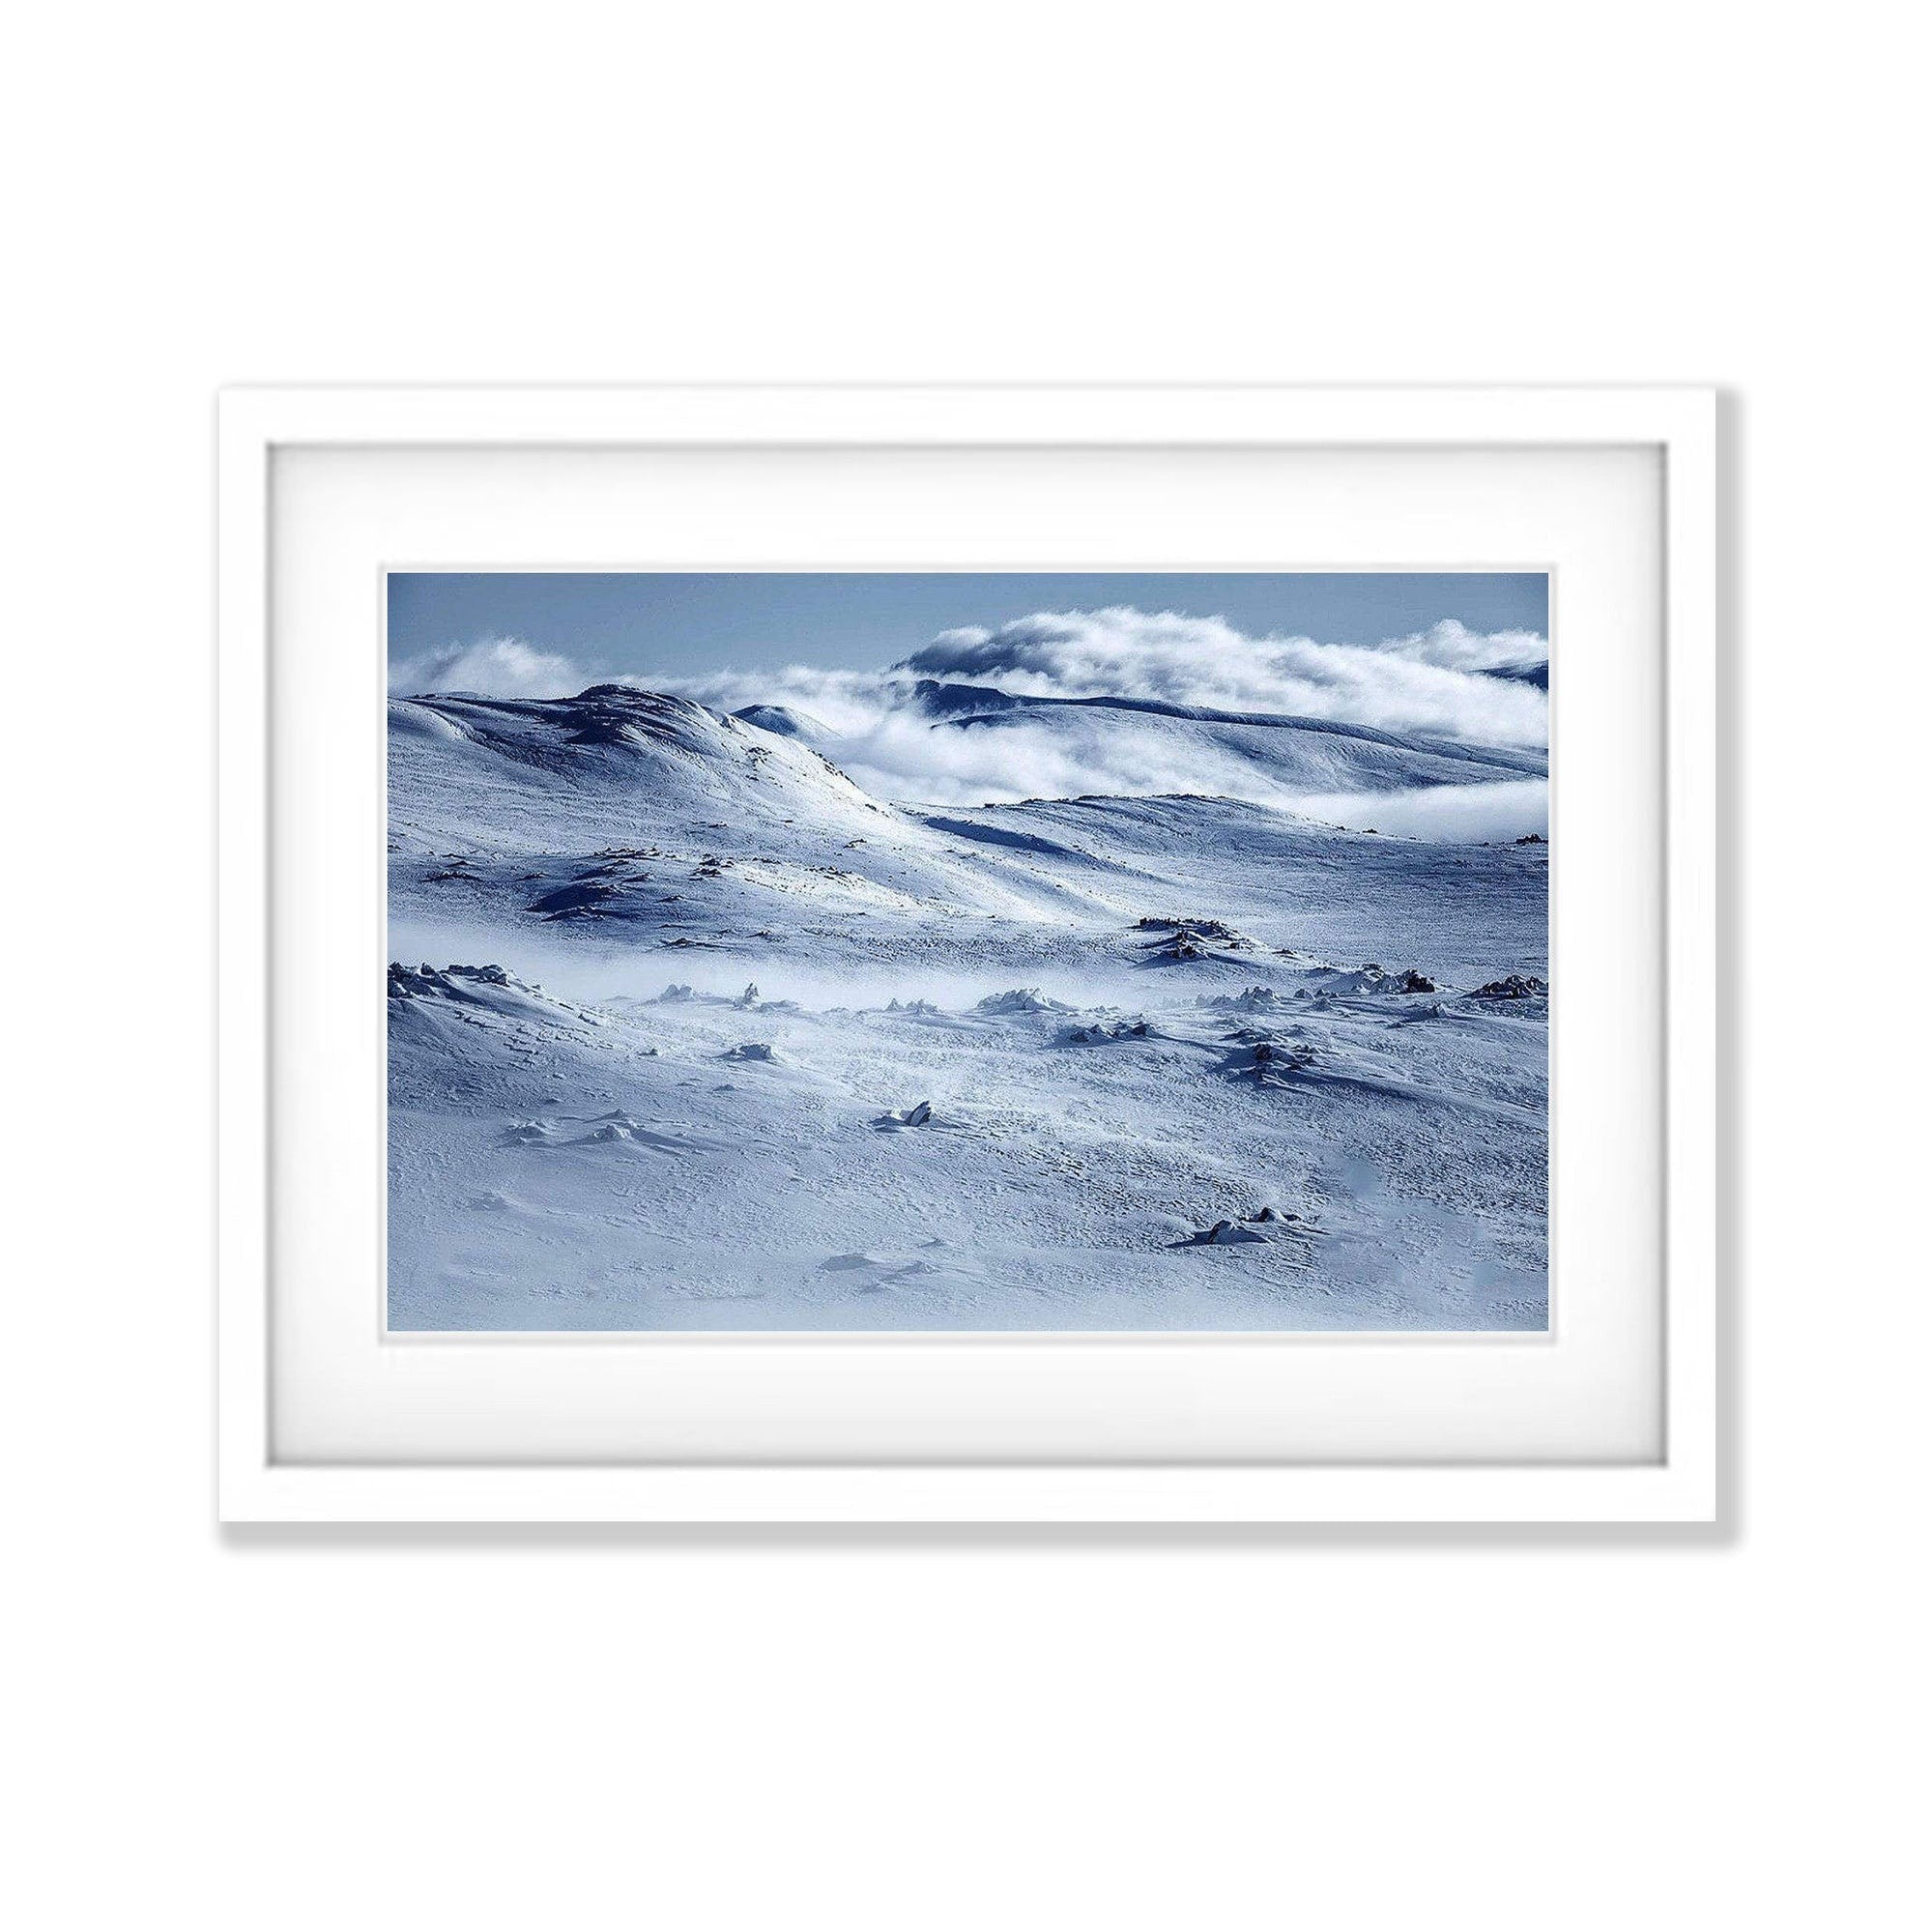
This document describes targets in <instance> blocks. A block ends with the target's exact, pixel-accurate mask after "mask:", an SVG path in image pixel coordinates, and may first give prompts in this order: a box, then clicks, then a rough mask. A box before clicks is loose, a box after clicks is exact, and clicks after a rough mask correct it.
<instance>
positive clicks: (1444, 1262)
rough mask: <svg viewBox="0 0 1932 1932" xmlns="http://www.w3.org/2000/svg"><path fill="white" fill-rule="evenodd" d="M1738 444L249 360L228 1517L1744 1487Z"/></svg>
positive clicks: (1152, 1515) (1200, 404) (240, 549)
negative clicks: (1736, 1171)
mask: <svg viewBox="0 0 1932 1932" xmlns="http://www.w3.org/2000/svg"><path fill="white" fill-rule="evenodd" d="M1714 413H1715V401H1714V397H1713V395H1712V393H1711V392H1710V391H1708V390H1701V389H1664V390H1628V389H1604V390H1584V389H1579V390H1537V389H1514V390H1428V389H1407V390H1396V389H1392V390H1317V389H1306V390H1297V389H1217V388H1203V389H1077V388H1076V389H971V388H957V389H946V388H934V389H882V388H881V389H703V388H694V389H621V390H617V389H612V390H595V389H559V390H517V389H502V390H453V389H452V390H408V389H396V390H330V389H313V390H303V389H243V390H234V391H230V392H227V393H226V394H224V395H223V397H222V399H221V414H220V435H221V504H220V518H221V531H220V541H221V553H220V590H221V760H222V771H221V776H222V792H221V815H220V836H221V855H220V860H221V886H222V913H221V959H222V988H221V1015H222V1045H223V1060H222V1070H221V1120H222V1148H221V1161H222V1168H221V1171H222V1187H223V1194H222V1205H221V1260H222V1279H221V1288H220V1331H221V1418H220V1423H221V1427H220V1453H219V1467H220V1508H221V1512H222V1514H223V1516H224V1517H225V1518H227V1519H230V1520H317V1521H327V1520H423V1521H432V1520H608V1521H625V1520H633V1521H654V1520H656V1521H678V1520H686V1521H689V1520H717V1521H750V1522H757V1521H773V1522H780V1521H794V1522H795V1521H828V1522H836V1521H858V1520H872V1521H894V1520H897V1521H984V1522H1000V1521H1014V1522H1018V1521H1082V1520H1085V1521H1283V1522H1293V1521H1380V1522H1402V1521H1415V1522H1442V1521H1547V1522H1562V1521H1627V1522H1697V1521H1708V1520H1711V1519H1713V1518H1714V1516H1715V1514H1716V1509H1717V1494H1718V1485H1717V1473H1718V1472H1717V1457H1716V1253H1715V1234H1716V1208H1715V1158H1716V1149H1715V1131H1716V1130H1715V1118H1716V1116H1715V1105H1716V1093H1715V1037H1716V1029H1715V1014H1714V999H1715V913H1714V909H1713V908H1714V896H1713V895H1714V883H1715V879H1714V866H1715V852H1716V837H1715V830H1716V828H1715V790H1716V788H1715V774H1714V769H1713V763H1714V758H1715V750H1716V743H1715V740H1716V725H1715V719H1716V709H1715V701H1716V694H1715V658H1716V652H1715V541H1716V539H1715V530H1716V520H1715V423H1714Z"/></svg>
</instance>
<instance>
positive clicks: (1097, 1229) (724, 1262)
mask: <svg viewBox="0 0 1932 1932" xmlns="http://www.w3.org/2000/svg"><path fill="white" fill-rule="evenodd" d="M920 703H921V704H922V706H924V711H925V715H926V720H927V721H926V723H925V724H924V725H923V727H922V729H924V730H926V731H927V732H928V733H929V734H930V735H931V736H932V738H933V741H934V743H935V745H936V746H943V744H944V743H945V742H946V741H947V740H948V738H949V737H952V736H956V735H958V734H960V733H962V732H968V733H970V732H983V731H992V732H999V731H1002V730H1012V729H1013V727H1012V726H1010V725H1007V724H1005V723H1003V722H1002V720H1005V719H1009V718H1016V717H1024V718H1025V719H1026V720H1027V721H1028V726H1029V729H1044V730H1046V731H1048V732H1067V733H1072V734H1075V735H1080V736H1081V739H1082V744H1083V749H1082V752H1081V756H1082V757H1083V758H1088V759H1091V758H1092V757H1094V756H1097V755H1103V754H1104V756H1105V758H1106V759H1107V760H1109V761H1111V762H1113V763H1115V764H1122V765H1134V764H1139V767H1140V768H1142V769H1144V770H1146V771H1149V772H1160V773H1164V774H1165V773H1168V772H1171V771H1173V770H1176V769H1181V768H1186V767H1187V766H1189V765H1190V764H1196V765H1202V764H1205V765H1207V766H1210V767H1211V768H1212V769H1213V770H1214V771H1216V772H1217V773H1222V774H1225V773H1226V771H1228V770H1230V769H1233V768H1236V767H1239V768H1240V769H1241V770H1242V771H1244V772H1245V773H1247V774H1248V776H1247V777H1246V778H1245V779H1244V780H1243V782H1242V784H1241V785H1240V786H1239V788H1237V790H1238V793H1240V794H1245V795H1230V793H1227V792H1223V791H1219V790H1216V789H1215V788H1214V787H1212V786H1209V785H1203V787H1202V788H1201V790H1200V791H1198V792H1184V793H1174V792H1165V793H1161V794H1160V795H1132V794H1129V793H1122V794H1120V795H1105V796H1101V795H1095V796H1081V797H1060V798H1036V799H1025V800H1015V801H1013V802H1008V803H1000V804H982V805H959V804H946V805H943V806H939V805H933V804H920V803H918V802H916V801H910V800H908V799H904V798H899V799H895V798H891V797H885V796H880V795H876V794H875V793H871V792H868V791H867V790H865V789H863V788H861V786H859V785H858V784H856V783H854V782H853V780H852V779H851V777H850V776H848V775H847V773H846V772H845V771H844V770H842V769H841V768H840V766H839V765H838V764H837V763H836V762H835V761H834V760H833V759H829V758H828V757H827V756H826V755H825V752H824V750H823V749H822V747H823V746H824V745H827V744H830V743H833V742H834V739H833V735H832V734H831V733H829V732H827V731H826V730H825V729H824V728H823V727H822V725H821V724H820V723H819V722H818V721H817V720H816V719H815V718H812V717H810V716H809V715H805V714H801V713H799V712H798V711H796V710H793V709H788V708H785V707H780V706H747V707H746V708H745V710H744V712H743V714H741V715H732V714H730V713H727V712H722V711H718V710H714V709H711V708H709V707H708V706H705V705H701V704H698V703H696V702H694V701H692V700H690V699H687V698H682V697H678V696H672V695H666V694H663V693H656V692H647V691H642V690H635V689H632V688H630V687H628V686H625V685H616V684H607V685H597V686H592V687H591V689H589V690H587V691H584V692H582V693H581V694H579V695H578V696H577V697H575V698H570V699H563V700H536V699H528V700H525V699H503V700H484V699H478V698H467V697H436V696H424V697H414V698H406V699H396V700H392V701H391V703H390V707H389V743H390V753H389V773H390V778H389V784H390V815H389V830H390V851H389V871H390V950H391V952H392V954H393V955H394V957H395V959H396V961H397V962H398V964H396V965H393V966H390V968H389V1121H390V1133H389V1177H390V1183H389V1184H390V1203H389V1210H390V1211H389V1318H390V1322H391V1325H392V1326H393V1327H395V1328H398V1329H413V1330H491V1329H498V1330H579V1331H581V1330H599V1329H606V1330H608V1329H621V1330H678V1329H686V1330H689V1329H698V1330H702V1329H741V1330H759V1329H766V1330H801V1329H828V1330H867V1329H895V1330H921V1329H934V1330H945V1329H982V1330H1080V1331H1097V1330H1098V1331H1104V1330H1126V1329H1179V1330H1198V1329H1212V1330H1281V1329H1297V1330H1317V1329H1319V1330H1389V1329H1410V1330H1469V1329H1475V1330H1487V1329H1541V1328H1543V1326H1544V1325H1545V1322H1546V1316H1547V1293H1546V1237H1545V1216H1546V1182H1547V1175H1546V1169H1547V1145H1546V1098H1547V1007H1548V988H1547V985H1546V980H1547V974H1548V963H1547V954H1546V910H1545V908H1546V868H1547V863H1548V847H1547V845H1546V844H1545V843H1544V842H1543V840H1542V839H1541V838H1538V839H1536V840H1526V841H1525V842H1523V843H1520V844H1518V843H1515V842H1514V840H1506V841H1503V842H1500V843H1494V844H1480V843H1470V842H1457V841H1455V840H1446V839H1440V838H1437V839H1427V840H1425V839H1412V838H1403V837H1396V836H1390V835H1387V834H1386V832H1385V833H1382V834H1379V835H1378V834H1376V833H1370V832H1369V831H1367V830H1348V829H1344V828H1342V827H1341V826H1340V825H1337V824H1334V823H1331V822H1320V821H1319V820H1317V819H1314V818H1311V817H1308V816H1303V815H1300V814H1298V813H1296V812H1293V811H1290V810H1287V809H1283V806H1282V805H1281V804H1279V803H1273V802H1266V800H1267V799H1269V798H1274V797H1283V798H1285V797H1288V796H1290V795H1294V794H1305V793H1309V792H1310V791H1312V790H1313V791H1319V792H1321V793H1324V794H1325V793H1330V792H1333V791H1337V790H1348V791H1351V792H1353V793H1358V794H1370V793H1372V794H1375V795H1378V796H1381V795H1390V796H1395V795H1405V796H1407V797H1409V798H1411V799H1420V798H1423V797H1426V796H1428V795H1432V794H1434V793H1439V792H1440V790H1441V789H1442V788H1443V787H1445V786H1456V785H1469V784H1485V783H1487V782H1489V781H1491V780H1498V779H1501V780H1508V781H1510V782H1512V783H1518V782H1521V783H1539V784H1540V783H1541V782H1542V781H1541V773H1542V771H1543V759H1542V755H1541V754H1540V753H1531V752H1527V751H1525V750H1523V749H1522V748H1521V747H1520V746H1508V747H1485V746H1482V745H1473V744H1468V743H1461V742H1450V741H1447V740H1424V739H1415V738H1402V737H1399V736H1397V735H1392V734H1389V733H1383V732H1374V731H1369V730H1366V729H1357V728H1351V727H1348V726H1346V725H1341V724H1335V723H1331V722H1327V721H1317V720H1310V719H1282V718H1271V717H1265V716H1256V717H1254V718H1247V717H1237V716H1229V715H1226V714H1220V713H1214V712H1209V711H1204V710H1201V709H1199V708H1190V707H1186V706H1175V705H1167V704H1157V703H1152V702H1147V701H1134V702H1107V703H1094V702H1087V701H1084V700H1082V701H1081V702H1078V703H1066V704H1061V705H1055V704H1053V702H1052V701H1048V700H1043V699H1041V698H1038V697H1031V696H1028V697H1012V696H1009V695H1008V694H1003V693H1001V692H999V691H997V690H995V689H992V688H991V687H987V686H978V685H975V686H952V687H947V686H943V685H937V684H936V685H935V686H934V687H933V689H932V690H930V691H928V692H926V693H925V694H924V695H923V696H922V698H921V700H920ZM1062 720H1064V721H1065V722H1064V723H1062V722H1061V721H1062ZM1096 735H1098V736H1099V737H1100V738H1104V739H1105V744H1104V746H1103V753H1102V754H1096V753H1095V751H1094V748H1093V743H1092V742H1091V741H1090V740H1092V739H1093V738H1094V737H1095V736H1096ZM1137 745H1138V746H1139V749H1138V750H1137ZM938 768H943V760H942V759H941V760H940V761H939V766H938ZM407 960H415V961H421V962H428V961H437V962H441V963H440V964H427V963H424V964H419V965H405V964H402V962H404V961H407Z"/></svg>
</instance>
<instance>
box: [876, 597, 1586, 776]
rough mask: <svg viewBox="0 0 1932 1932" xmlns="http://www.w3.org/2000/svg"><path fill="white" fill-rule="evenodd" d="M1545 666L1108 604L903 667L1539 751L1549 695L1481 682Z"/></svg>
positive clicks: (1035, 690)
mask: <svg viewBox="0 0 1932 1932" xmlns="http://www.w3.org/2000/svg"><path fill="white" fill-rule="evenodd" d="M1547 655H1548V647H1547V646H1546V645H1545V644H1544V642H1543V639H1542V638H1540V637H1534V636H1532V635H1531V634H1529V633H1526V632H1521V631H1502V632H1497V633H1495V634H1494V635H1491V636H1484V635H1482V634H1480V633H1478V632H1475V631H1470V630H1467V629H1465V628H1464V627H1463V626H1462V625H1461V624H1459V623H1456V622H1454V621H1453V620H1452V621H1450V622H1447V623H1440V624H1437V625H1436V626H1435V627H1434V628H1433V629H1432V630H1428V631H1425V632H1422V633H1419V634H1418V635H1416V636H1414V637H1405V638H1394V639H1390V640H1389V641H1387V642H1386V643H1382V644H1372V645H1355V644H1317V643H1316V642H1315V641H1314V640H1313V639H1312V638H1306V637H1251V636H1249V635H1248V634H1247V633H1246V632H1244V631H1239V630H1236V629H1235V628H1234V626H1233V625H1232V624H1230V623H1228V622H1227V621H1226V619H1223V618H1196V617H1184V616H1181V615H1179V614H1177V613H1175V612H1173V611H1155V612H1149V611H1140V610H1134V609H1131V608H1126V607H1114V608H1110V609H1107V610H1098V611H1041V612H1036V613H1035V614H1034V615H1033V616H1031V617H1025V618H1016V619H1014V620H1012V621H1011V622H1008V623H1003V624H1001V625H999V626H998V628H997V629H995V630H986V629H982V628H979V627H978V626H969V627H967V628H966V629H962V630H951V631H945V632H942V633H941V634H940V635H939V636H938V637H937V638H935V639H934V640H933V642H932V643H931V644H929V645H927V646H926V647H925V648H924V649H920V650H915V651H914V652H913V653H912V655H911V656H910V657H908V658H907V659H906V660H905V663H904V665H903V667H902V668H903V669H905V670H907V671H908V672H912V673H915V674H917V675H919V676H922V677H928V678H941V679H944V678H957V679H961V680H964V681H966V682H968V683H996V684H998V685H1000V686H1001V687H1002V688H1004V689H1006V690H1009V691H1018V692H1024V693H1026V694H1028V695H1031V696H1035V697H1061V698H1071V697H1125V698H1150V699H1155V700H1158V701H1161V702H1164V703H1168V704H1175V705H1193V706H1203V707H1206V708H1210V709H1214V710H1232V711H1274V712H1288V713H1291V714H1293V715H1296V716H1300V717H1313V718H1323V719H1327V720H1331V721H1334V722H1337V723H1344V724H1357V725H1370V726H1372V727H1374V728H1375V729H1377V730H1380V731H1388V732H1420V733H1426V734H1430V735H1437V736H1445V737H1457V738H1466V739H1469V740H1471V741H1473V742H1477V743H1487V744H1508V745H1543V744H1546V743H1547V742H1548V736H1549V704H1548V700H1547V698H1546V697H1545V696H1544V695H1543V692H1541V691H1539V690H1537V689H1536V688H1535V687H1534V686H1532V685H1528V684H1516V683H1512V682H1509V681H1507V680H1503V679H1499V678H1488V677H1485V676H1483V675H1482V674H1483V672H1484V671H1485V670H1490V669H1505V668H1514V667H1516V666H1520V665H1523V664H1529V663H1535V662H1538V661H1540V660H1541V659H1542V658H1543V657H1546V656H1547Z"/></svg>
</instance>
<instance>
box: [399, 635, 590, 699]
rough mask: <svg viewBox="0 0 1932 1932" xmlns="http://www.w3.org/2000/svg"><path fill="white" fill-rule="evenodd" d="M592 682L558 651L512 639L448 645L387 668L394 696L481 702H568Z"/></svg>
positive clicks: (503, 638) (485, 639)
mask: <svg viewBox="0 0 1932 1932" xmlns="http://www.w3.org/2000/svg"><path fill="white" fill-rule="evenodd" d="M590 682H591V678H589V677H587V676H586V675H585V673H584V672H583V671H581V670H580V669H579V668H578V667H577V666H576V665H575V664H573V663H572V662H571V661H570V660H569V658H567V657H564V656H562V654H561V653H560V652H558V651H554V650H539V649H536V647H535V646H534V645H529V644H525V643H524V642H523V641H522V640H521V639H520V638H514V637H492V638H484V639H481V640H479V641H478V642H477V643H475V644H450V645H445V646H444V647H443V648H442V649H440V650H425V651H422V652H419V653H418V655H417V656H415V657H400V658H397V659H396V660H395V661H394V662H393V663H392V664H391V665H390V666H389V695H390V696H391V697H411V696H419V695H421V694H423V693H426V692H431V691H446V692H455V691H467V692H470V693H471V694H473V695H474V696H476V697H479V698H569V697H574V696H575V695H576V693H577V692H579V691H581V690H582V689H583V688H584V686H585V685H587V684H588V683H590Z"/></svg>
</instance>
